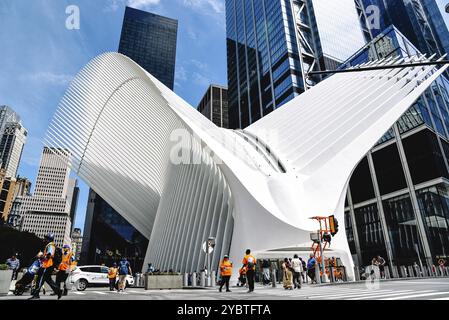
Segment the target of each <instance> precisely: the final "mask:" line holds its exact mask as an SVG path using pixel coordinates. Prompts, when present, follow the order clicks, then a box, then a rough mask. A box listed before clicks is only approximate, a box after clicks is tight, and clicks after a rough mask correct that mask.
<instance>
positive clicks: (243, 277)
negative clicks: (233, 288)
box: [237, 267, 246, 287]
mask: <svg viewBox="0 0 449 320" xmlns="http://www.w3.org/2000/svg"><path fill="white" fill-rule="evenodd" d="M245 285H246V267H241V268H240V269H239V283H238V284H237V287H239V286H240V287H244V286H245Z"/></svg>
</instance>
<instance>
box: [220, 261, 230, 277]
mask: <svg viewBox="0 0 449 320" xmlns="http://www.w3.org/2000/svg"><path fill="white" fill-rule="evenodd" d="M220 271H221V276H222V277H230V276H231V275H232V262H231V261H229V260H223V261H222V262H221V265H220Z"/></svg>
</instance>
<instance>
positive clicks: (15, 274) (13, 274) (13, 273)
mask: <svg viewBox="0 0 449 320" xmlns="http://www.w3.org/2000/svg"><path fill="white" fill-rule="evenodd" d="M18 273H19V269H14V270H13V271H12V278H11V280H17V274H18Z"/></svg>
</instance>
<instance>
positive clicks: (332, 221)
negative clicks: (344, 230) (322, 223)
mask: <svg viewBox="0 0 449 320" xmlns="http://www.w3.org/2000/svg"><path fill="white" fill-rule="evenodd" d="M329 227H330V230H331V235H332V236H335V235H336V234H337V232H338V221H337V218H335V217H334V216H330V217H329Z"/></svg>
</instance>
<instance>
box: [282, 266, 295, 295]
mask: <svg viewBox="0 0 449 320" xmlns="http://www.w3.org/2000/svg"><path fill="white" fill-rule="evenodd" d="M282 272H283V280H282V283H283V286H284V289H285V290H293V273H292V271H291V265H290V261H289V260H288V258H285V259H284V263H283V264H282Z"/></svg>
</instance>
